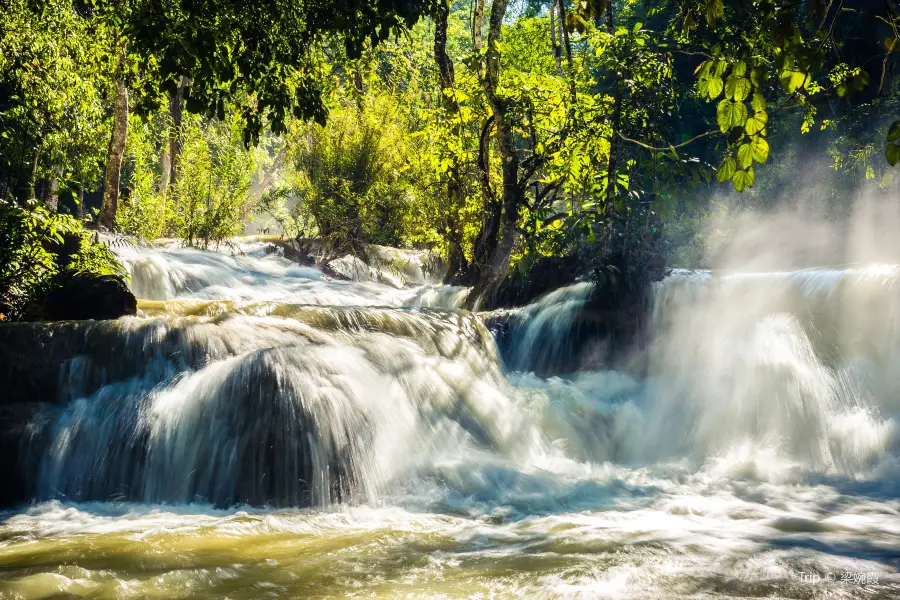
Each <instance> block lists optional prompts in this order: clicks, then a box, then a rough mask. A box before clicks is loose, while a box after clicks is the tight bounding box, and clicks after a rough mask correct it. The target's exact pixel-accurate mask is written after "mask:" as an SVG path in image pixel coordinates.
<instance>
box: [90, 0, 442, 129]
mask: <svg viewBox="0 0 900 600" xmlns="http://www.w3.org/2000/svg"><path fill="white" fill-rule="evenodd" d="M98 3H99V4H100V6H101V7H102V8H103V9H105V10H107V11H109V12H114V11H116V10H119V6H120V5H119V3H118V2H113V1H112V0H103V1H98ZM428 5H429V2H428V1H427V0H363V1H360V0H337V1H334V0H331V1H328V2H324V1H322V0H273V1H270V2H265V3H257V2H246V1H245V0H196V1H194V2H190V3H186V2H168V1H167V0H137V1H136V2H134V3H133V5H132V7H131V10H129V11H128V12H127V13H126V14H125V15H124V16H123V23H124V25H125V29H126V31H127V32H128V34H129V37H130V38H131V41H132V51H133V52H135V53H137V54H139V55H141V56H142V57H144V62H145V63H148V64H149V63H153V66H155V67H157V68H158V69H159V72H160V79H161V82H162V86H163V87H164V88H165V89H167V90H169V91H171V90H174V89H175V87H176V85H177V84H178V82H179V80H180V78H181V77H186V78H187V79H188V80H189V81H190V93H189V95H188V97H187V100H186V105H187V108H188V110H190V111H192V112H202V113H203V114H205V116H207V117H208V118H211V117H213V116H218V118H219V119H220V120H222V119H224V116H225V105H226V103H228V102H239V103H240V105H241V114H242V117H243V120H244V122H245V125H246V130H245V131H246V139H247V141H255V140H258V139H259V136H260V134H261V132H262V129H263V126H264V125H265V123H266V122H267V121H268V123H269V124H270V126H271V128H272V130H273V131H274V132H275V133H276V134H279V133H282V132H283V131H285V128H286V124H287V120H288V119H289V118H290V117H294V118H296V119H301V120H305V119H311V118H312V119H315V120H317V121H319V122H320V123H321V122H324V120H325V106H324V103H323V101H322V97H321V87H320V71H321V68H322V66H321V65H320V60H319V57H320V51H321V49H322V47H323V45H325V44H327V43H329V42H331V41H333V40H337V41H338V42H339V43H341V44H342V46H343V48H344V50H345V51H346V54H347V56H349V57H351V58H356V57H358V56H360V54H361V53H362V51H363V48H364V46H365V44H366V43H367V42H368V43H370V44H371V45H373V46H374V45H376V44H377V43H378V42H380V41H382V40H385V39H387V38H389V37H390V36H391V35H394V34H399V33H400V32H401V31H402V30H404V29H406V28H408V27H410V26H412V25H413V24H414V23H415V22H416V21H417V20H418V18H419V17H420V16H421V15H422V14H423V13H424V12H425V10H426V8H427V7H428Z"/></svg>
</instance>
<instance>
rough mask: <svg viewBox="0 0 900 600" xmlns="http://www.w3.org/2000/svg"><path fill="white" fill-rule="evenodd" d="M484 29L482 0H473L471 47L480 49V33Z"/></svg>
mask: <svg viewBox="0 0 900 600" xmlns="http://www.w3.org/2000/svg"><path fill="white" fill-rule="evenodd" d="M483 29H484V0H475V18H474V20H473V21H472V47H473V48H475V50H481V35H482V31H483Z"/></svg>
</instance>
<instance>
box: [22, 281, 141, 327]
mask: <svg viewBox="0 0 900 600" xmlns="http://www.w3.org/2000/svg"><path fill="white" fill-rule="evenodd" d="M134 314H137V299H136V298H135V297H134V294H132V293H131V290H129V289H128V286H127V285H126V284H125V281H124V280H123V279H122V278H121V277H118V276H115V275H94V274H90V273H70V272H63V273H60V274H59V275H57V276H56V277H54V278H53V280H52V281H51V282H50V284H49V285H48V286H47V290H46V291H44V292H43V293H41V294H38V295H37V297H35V298H34V300H32V301H31V302H30V303H29V304H28V306H26V307H25V310H24V311H23V320H25V321H84V320H87V319H117V318H119V317H123V316H125V315H134Z"/></svg>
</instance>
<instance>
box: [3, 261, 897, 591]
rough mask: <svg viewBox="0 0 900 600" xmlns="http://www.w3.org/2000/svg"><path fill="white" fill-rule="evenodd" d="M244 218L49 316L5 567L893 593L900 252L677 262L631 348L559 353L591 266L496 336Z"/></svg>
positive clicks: (183, 581) (153, 575)
mask: <svg viewBox="0 0 900 600" xmlns="http://www.w3.org/2000/svg"><path fill="white" fill-rule="evenodd" d="M243 250H244V254H243V255H238V256H231V255H229V253H227V252H223V253H213V252H202V251H198V250H186V249H137V248H129V249H125V250H120V252H121V255H122V258H123V260H124V262H125V263H126V265H127V266H128V268H129V270H130V272H131V274H132V281H131V286H132V289H133V290H134V291H135V293H136V294H137V295H138V297H139V298H141V299H142V300H141V301H140V303H139V309H140V311H141V314H140V315H139V316H137V317H126V318H122V319H119V320H116V321H111V322H97V323H80V324H79V323H71V324H62V325H58V326H57V327H58V329H57V330H55V331H56V333H54V335H56V336H64V337H65V336H68V338H71V339H72V340H81V341H82V342H84V344H83V347H85V348H87V350H85V351H84V352H80V353H79V354H78V355H77V356H72V357H71V358H70V359H69V360H68V361H67V363H66V365H65V369H64V372H65V374H66V376H65V378H64V379H63V380H62V381H61V392H60V393H61V394H62V397H63V398H65V399H66V400H67V403H66V404H65V406H64V408H62V409H60V410H57V412H55V413H53V415H52V418H50V419H49V422H48V423H47V424H46V425H45V431H44V437H45V439H47V440H48V442H47V443H46V444H45V445H43V446H41V448H40V450H39V451H36V452H31V453H26V458H25V459H26V460H28V461H30V462H29V464H28V468H29V473H30V474H31V477H32V481H31V482H30V483H31V485H32V486H33V497H34V501H33V503H32V504H31V505H30V506H28V507H26V508H22V509H19V510H15V511H11V512H6V513H3V514H2V525H0V597H3V598H23V599H32V598H73V597H74V598H80V597H85V598H231V599H239V598H240V599H244V598H246V599H249V598H485V599H486V598H617V599H618V598H621V599H632V598H634V599H638V598H640V599H662V598H713V597H725V598H797V599H811V598H823V599H824V598H861V599H862V598H865V599H873V598H885V599H887V598H897V597H900V575H898V573H897V567H898V565H900V485H898V481H900V479H898V476H900V461H898V457H900V445H898V440H900V436H898V431H897V423H896V419H897V415H898V414H900V368H898V365H900V298H898V294H900V268H898V267H894V266H890V265H863V266H851V267H843V268H834V269H831V268H828V269H809V270H801V271H793V272H767V273H738V272H732V273H716V274H713V273H708V272H688V271H678V272H674V273H673V274H672V275H670V276H669V277H668V278H667V279H666V280H664V281H663V282H661V283H659V284H658V285H657V287H656V289H655V290H654V297H653V306H652V314H651V315H650V316H649V319H650V329H651V330H650V339H649V340H648V343H647V347H646V349H645V351H644V352H643V354H642V356H641V358H640V360H639V361H638V362H640V365H639V366H637V367H635V368H634V369H632V372H631V373H630V374H629V373H625V372H616V371H590V370H585V369H584V366H583V365H584V364H590V363H589V362H585V363H578V362H577V361H576V360H575V359H574V358H572V361H574V362H571V364H570V365H569V366H570V368H565V365H562V366H561V364H560V361H559V360H558V359H559V356H558V355H559V353H558V352H555V351H554V349H555V348H558V347H562V346H563V345H564V343H565V340H566V339H567V337H568V336H569V335H570V334H571V333H572V332H571V327H572V319H571V317H572V314H573V313H574V311H576V310H578V308H580V306H581V305H582V304H583V302H584V301H585V299H586V298H587V295H588V294H589V293H590V285H589V284H586V283H582V284H576V285H575V286H573V287H571V288H566V289H564V290H560V291H557V292H555V293H553V294H551V295H550V296H548V297H546V298H544V299H543V300H541V301H539V302H537V303H536V304H533V305H531V306H528V307H525V308H523V309H520V310H519V311H518V316H519V320H518V323H519V324H518V325H517V327H516V328H514V329H513V330H511V331H510V332H509V335H510V336H512V339H511V340H509V341H508V347H507V349H506V350H505V351H504V353H503V355H502V356H501V353H500V352H499V351H498V348H497V345H496V343H495V341H494V339H493V337H492V335H491V333H490V331H488V329H486V328H485V326H484V325H483V323H482V319H481V318H480V317H479V316H478V315H473V314H470V313H468V312H465V311H463V310H460V309H458V308H457V307H458V306H459V305H460V304H461V302H462V299H463V298H464V296H465V293H466V291H465V290H462V289H459V288H449V287H445V286H440V285H436V284H428V283H426V282H423V281H422V280H419V281H417V282H416V285H411V284H408V285H401V284H400V283H397V284H395V285H391V282H390V281H388V282H387V283H385V282H378V281H359V282H346V281H335V280H332V279H330V278H328V277H326V276H325V275H323V273H322V272H321V271H318V270H316V269H312V268H306V267H298V266H296V265H293V264H291V263H290V262H289V261H287V260H285V259H284V258H282V257H280V256H278V255H277V254H266V253H265V252H264V250H263V245H261V244H256V245H253V244H251V245H247V246H245V247H244V248H243ZM554 356H555V357H556V365H555V371H557V372H558V375H554V376H547V377H538V376H536V375H535V374H534V373H535V372H541V373H546V372H547V371H548V369H547V368H546V367H547V364H545V363H544V361H546V360H549V358H548V357H550V358H553V357H554ZM98 381H99V382H100V383H97V382H98ZM92 382H93V383H92Z"/></svg>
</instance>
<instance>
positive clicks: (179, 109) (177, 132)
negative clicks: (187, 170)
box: [169, 77, 187, 185]
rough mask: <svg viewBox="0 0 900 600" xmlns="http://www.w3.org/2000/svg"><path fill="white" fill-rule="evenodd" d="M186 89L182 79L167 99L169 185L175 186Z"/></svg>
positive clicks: (185, 83)
mask: <svg viewBox="0 0 900 600" xmlns="http://www.w3.org/2000/svg"><path fill="white" fill-rule="evenodd" d="M185 87H187V79H185V78H184V77H182V78H181V80H180V81H179V82H178V88H177V89H176V90H175V93H174V94H172V95H171V96H170V97H169V117H170V118H171V119H172V129H171V130H170V131H169V160H170V161H171V164H170V166H169V185H175V181H176V180H177V179H178V160H179V159H180V158H181V121H182V116H183V113H184V88H185Z"/></svg>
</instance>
